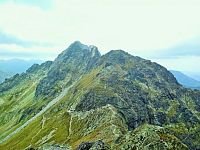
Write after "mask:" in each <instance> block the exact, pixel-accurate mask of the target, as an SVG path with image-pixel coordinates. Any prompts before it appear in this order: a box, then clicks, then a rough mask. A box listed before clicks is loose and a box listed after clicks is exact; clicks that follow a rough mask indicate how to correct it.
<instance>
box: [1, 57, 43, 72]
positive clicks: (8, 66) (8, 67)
mask: <svg viewBox="0 0 200 150" xmlns="http://www.w3.org/2000/svg"><path fill="white" fill-rule="evenodd" d="M42 62H43V61H41V60H22V59H11V60H0V70H1V71H3V72H11V73H14V74H15V73H22V72H25V71H26V70H27V69H28V68H29V67H31V66H32V65H33V64H35V63H37V64H41V63H42Z"/></svg>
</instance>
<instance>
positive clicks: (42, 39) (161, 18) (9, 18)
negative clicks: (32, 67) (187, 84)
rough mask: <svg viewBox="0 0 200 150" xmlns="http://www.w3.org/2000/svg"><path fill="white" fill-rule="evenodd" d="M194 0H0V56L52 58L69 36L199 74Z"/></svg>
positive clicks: (199, 28) (199, 6)
mask: <svg viewBox="0 0 200 150" xmlns="http://www.w3.org/2000/svg"><path fill="white" fill-rule="evenodd" d="M199 14H200V1H199V0H176V1H174V0H167V1H166V0H153V1H152V0H0V59H16V58H17V59H42V60H53V59H54V58H55V57H56V56H57V55H58V54H59V53H61V52H62V51H63V50H65V49H66V48H67V47H68V46H69V45H70V44H71V43H72V42H74V41H77V40H79V41H81V42H82V43H84V44H87V45H95V46H97V47H98V48H99V50H100V52H101V53H102V54H105V53H106V52H108V51H110V50H113V49H122V50H125V51H127V52H129V53H130V54H132V55H137V56H140V57H143V58H146V59H150V60H152V61H155V62H158V63H160V64H161V65H163V66H165V67H167V68H168V69H173V70H180V71H183V72H194V73H199V74H200V69H199V68H200V63H199V61H200V19H199Z"/></svg>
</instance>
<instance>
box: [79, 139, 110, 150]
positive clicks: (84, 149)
mask: <svg viewBox="0 0 200 150" xmlns="http://www.w3.org/2000/svg"><path fill="white" fill-rule="evenodd" d="M77 150H110V148H109V146H108V145H106V144H105V143H104V142H103V141H101V140H99V141H96V142H84V143H81V144H80V145H79V147H78V148H77Z"/></svg>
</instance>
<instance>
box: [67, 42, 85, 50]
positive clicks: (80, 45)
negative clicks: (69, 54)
mask: <svg viewBox="0 0 200 150" xmlns="http://www.w3.org/2000/svg"><path fill="white" fill-rule="evenodd" d="M88 48H89V47H88V46H87V45H85V44H83V43H81V42H80V41H74V42H73V43H72V44H71V45H70V46H69V48H68V49H88Z"/></svg>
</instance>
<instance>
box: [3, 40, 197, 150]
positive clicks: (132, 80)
mask: <svg viewBox="0 0 200 150" xmlns="http://www.w3.org/2000/svg"><path fill="white" fill-rule="evenodd" d="M30 85H32V88H31V89H29V88H28V87H31V86H30ZM19 89H21V90H19ZM28 89H29V90H28ZM66 89H67V90H66ZM0 91H1V94H0V100H1V101H2V104H1V105H0V108H1V110H2V111H1V112H0V115H1V116H0V119H1V124H0V133H3V134H0V135H1V137H0V138H1V140H2V141H3V142H2V143H1V145H0V149H25V148H35V149H37V148H39V149H45V148H46V149H48V148H55V147H56V146H57V147H59V148H63V149H84V148H85V149H98V147H99V149H100V148H104V149H188V148H189V149H198V148H200V141H199V139H200V137H199V136H200V133H199V131H200V119H199V117H200V113H199V112H200V92H199V91H197V90H189V89H185V88H183V87H182V86H181V85H179V84H178V82H177V81H176V79H175V78H174V76H173V75H172V74H171V73H170V72H169V71H168V70H167V69H165V68H164V67H162V66H160V65H159V64H156V63H153V62H151V61H149V60H145V59H142V58H140V57H135V56H132V55H130V54H128V53H126V52H124V51H122V50H114V51H110V52H109V53H107V54H105V55H103V56H101V55H100V53H99V52H98V49H97V48H96V47H95V46H86V45H84V44H81V43H80V42H74V43H73V44H71V45H70V46H69V48H68V49H66V50H65V51H63V52H62V53H61V54H60V55H59V56H58V57H57V58H56V59H55V61H53V62H46V63H44V64H42V65H34V66H32V67H31V68H30V69H29V70H28V71H27V73H25V74H22V75H17V76H15V77H13V78H12V79H10V80H8V81H6V82H4V83H3V84H1V85H0ZM11 95H12V96H11ZM13 95H14V97H13ZM16 98H17V99H16ZM55 100H56V102H55ZM15 101H17V102H19V103H20V105H18V103H17V102H15ZM53 102H55V103H53ZM51 103H53V104H51ZM49 104H51V105H50V106H51V107H49V108H48V109H47V108H45V107H47V106H48V105H49ZM42 110H46V111H44V112H43V113H41V112H40V111H42ZM17 112H18V113H17ZM39 112H40V114H41V115H37V114H38V113H39ZM16 113H17V114H16ZM35 115H36V116H37V117H35V118H34V120H33V119H32V120H31V121H30V119H31V118H32V117H33V116H35ZM8 118H9V119H8ZM28 120H29V121H30V123H29V124H27V126H26V127H25V128H23V129H20V130H19V131H18V132H16V134H14V135H12V136H9V135H10V134H11V133H12V132H14V131H16V129H18V128H19V127H20V126H21V125H23V124H24V123H25V122H27V121H28ZM5 131H6V132H5ZM7 136H9V138H8V139H7V140H3V139H4V138H5V137H7Z"/></svg>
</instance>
